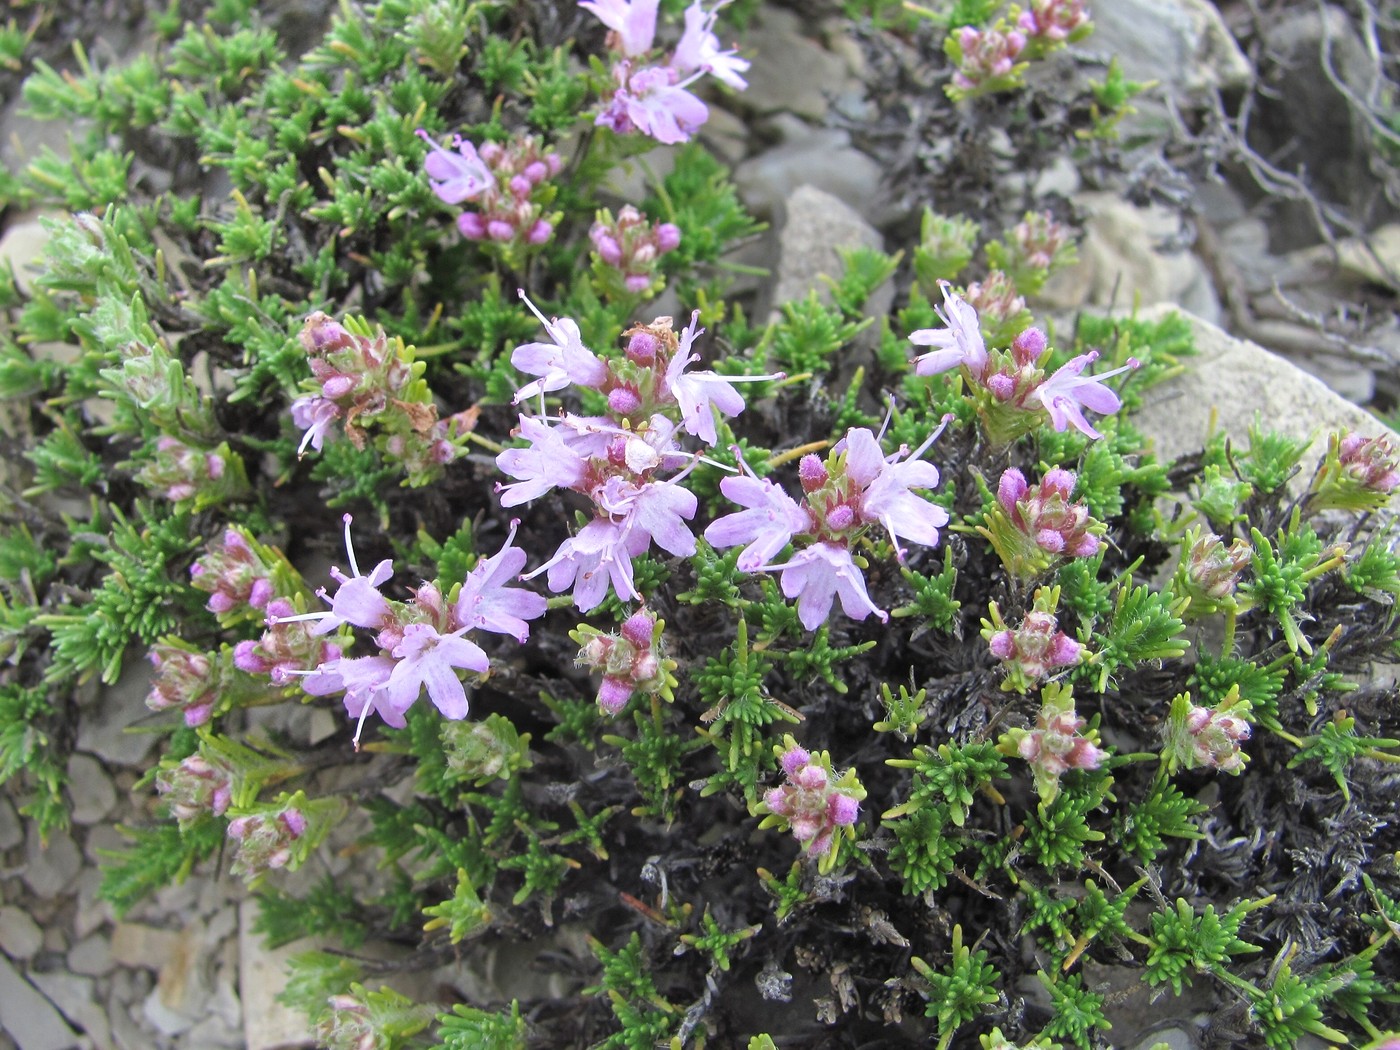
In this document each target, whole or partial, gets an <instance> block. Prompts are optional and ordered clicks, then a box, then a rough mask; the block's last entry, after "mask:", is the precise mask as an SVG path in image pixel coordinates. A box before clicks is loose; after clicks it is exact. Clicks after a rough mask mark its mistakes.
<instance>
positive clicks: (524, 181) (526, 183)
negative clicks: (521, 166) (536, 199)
mask: <svg viewBox="0 0 1400 1050" xmlns="http://www.w3.org/2000/svg"><path fill="white" fill-rule="evenodd" d="M533 188H534V183H532V182H531V181H530V180H529V179H528V178H526V177H525V176H524V175H512V176H511V178H510V192H511V193H512V194H514V195H515V196H516V197H528V196H530V190H531V189H533Z"/></svg>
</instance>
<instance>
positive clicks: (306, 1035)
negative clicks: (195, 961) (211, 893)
mask: <svg viewBox="0 0 1400 1050" xmlns="http://www.w3.org/2000/svg"><path fill="white" fill-rule="evenodd" d="M257 917H258V905H257V902H256V901H244V902H243V903H242V904H240V905H239V907H238V952H239V976H238V990H239V993H240V994H241V996H242V999H243V1037H244V1040H245V1042H246V1044H247V1047H248V1050H279V1048H283V1047H288V1046H302V1045H305V1044H307V1043H310V1042H311V1041H312V1037H311V1031H310V1029H309V1027H308V1026H307V1022H306V1018H305V1017H303V1016H302V1015H301V1014H300V1013H298V1012H297V1011H295V1010H291V1009H288V1008H287V1007H286V1006H283V1005H282V1004H281V1003H279V1002H278V1001H277V996H278V995H279V994H280V993H281V991H282V989H283V988H284V987H286V983H287V975H286V967H287V962H288V960H289V959H291V957H292V956H293V955H295V954H297V952H300V951H305V950H306V949H307V945H306V944H305V943H303V942H294V943H292V944H288V945H284V946H283V947H281V948H277V949H273V950H269V949H267V948H264V947H263V945H262V936H261V934H258V933H255V932H254V931H253V924H254V922H255V921H256V920H257Z"/></svg>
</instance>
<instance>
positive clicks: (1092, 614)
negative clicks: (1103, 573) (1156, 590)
mask: <svg viewBox="0 0 1400 1050" xmlns="http://www.w3.org/2000/svg"><path fill="white" fill-rule="evenodd" d="M1103 558H1104V552H1103V551H1102V550H1100V551H1099V553H1098V554H1095V555H1094V556H1093V557H1092V558H1071V559H1070V560H1069V561H1067V562H1065V564H1063V565H1061V566H1060V568H1059V570H1058V571H1057V572H1056V574H1055V582H1056V583H1057V584H1058V585H1059V588H1060V607H1061V608H1063V609H1067V610H1069V611H1071V612H1073V613H1074V614H1075V615H1076V616H1078V617H1079V623H1080V624H1081V627H1080V637H1081V638H1086V637H1088V636H1089V632H1091V631H1093V629H1094V627H1095V625H1097V624H1098V623H1099V621H1100V620H1102V619H1103V618H1104V617H1106V616H1107V615H1108V614H1109V613H1110V612H1111V611H1113V608H1114V599H1113V597H1112V595H1113V583H1112V581H1110V580H1100V579H1099V570H1100V569H1102V568H1103ZM1123 590H1124V589H1123V588H1120V589H1119V594H1120V595H1121V594H1122V593H1123Z"/></svg>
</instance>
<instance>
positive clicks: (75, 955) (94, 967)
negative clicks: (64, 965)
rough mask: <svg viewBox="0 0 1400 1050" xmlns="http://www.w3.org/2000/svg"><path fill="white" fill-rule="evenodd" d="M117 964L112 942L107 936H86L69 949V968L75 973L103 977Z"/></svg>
mask: <svg viewBox="0 0 1400 1050" xmlns="http://www.w3.org/2000/svg"><path fill="white" fill-rule="evenodd" d="M115 966H116V961H115V960H114V959H113V958H112V946H111V942H110V941H108V939H107V938H106V937H102V936H98V935H94V936H91V937H84V938H83V939H82V940H81V941H79V942H78V943H77V944H75V945H73V947H71V948H69V949H68V969H70V970H72V971H73V972H74V973H80V974H86V975H87V976H89V977H101V976H103V975H105V974H109V973H111V972H112V970H113V968H114V967H115Z"/></svg>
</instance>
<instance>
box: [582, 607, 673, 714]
mask: <svg viewBox="0 0 1400 1050" xmlns="http://www.w3.org/2000/svg"><path fill="white" fill-rule="evenodd" d="M576 637H579V638H580V639H586V641H584V644H583V647H582V648H581V649H579V653H578V659H577V661H576V663H577V664H578V665H579V666H580V667H587V668H588V669H589V670H591V671H594V672H596V673H599V674H601V675H602V676H603V680H602V682H601V684H600V685H599V686H598V707H599V708H600V709H601V710H602V711H603V713H604V714H608V715H616V714H619V713H621V711H622V709H623V708H624V707H626V706H627V702H628V701H629V700H631V699H632V696H633V694H635V693H639V692H640V693H648V694H659V693H661V692H663V691H664V690H665V688H666V686H667V678H666V666H667V665H666V663H665V651H664V650H663V649H662V646H661V639H660V635H659V632H658V631H657V629H656V617H655V616H653V615H652V614H651V613H649V612H647V611H646V610H639V611H638V612H635V613H633V614H632V615H631V616H629V617H627V619H626V620H624V621H622V627H621V629H620V630H619V631H618V632H617V633H616V634H604V633H602V632H601V631H599V632H593V631H591V630H590V631H587V632H585V633H583V634H582V635H576ZM670 666H672V667H674V666H675V665H674V663H673V664H671V665H670Z"/></svg>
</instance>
